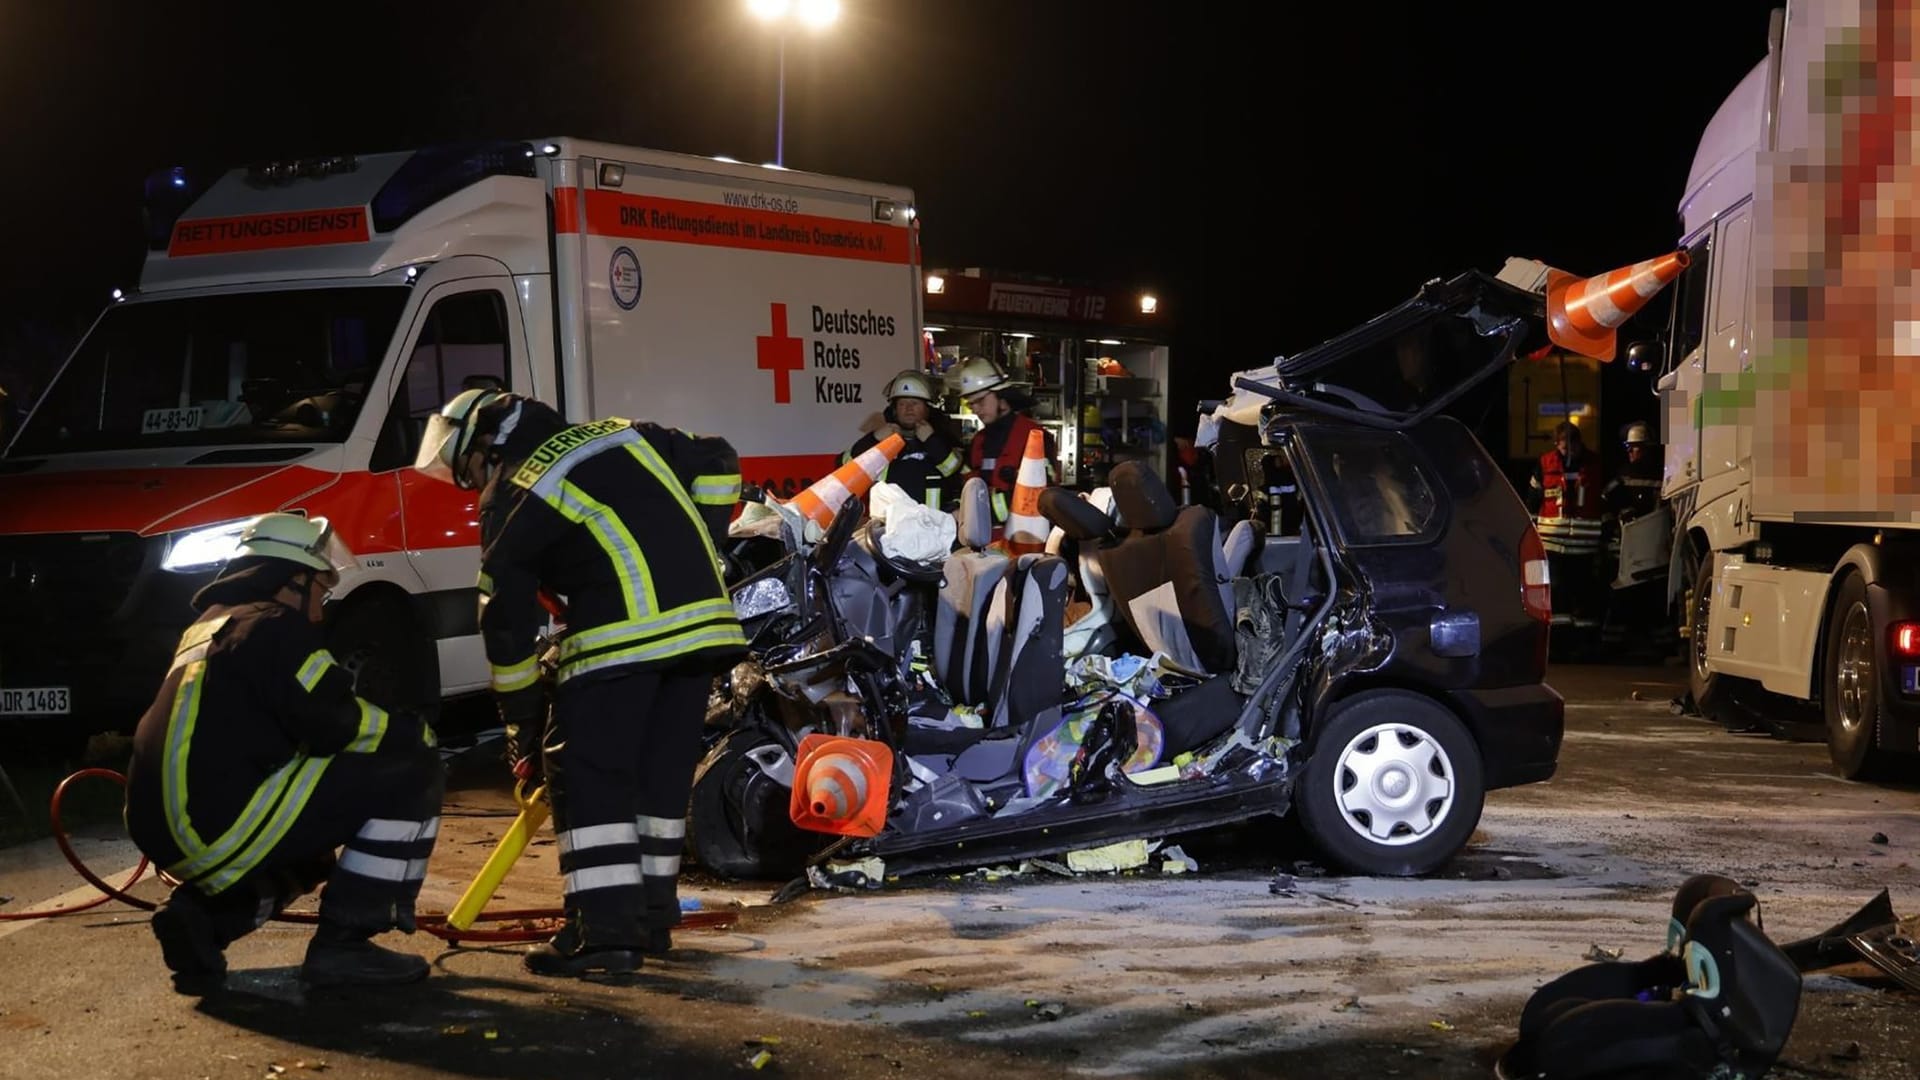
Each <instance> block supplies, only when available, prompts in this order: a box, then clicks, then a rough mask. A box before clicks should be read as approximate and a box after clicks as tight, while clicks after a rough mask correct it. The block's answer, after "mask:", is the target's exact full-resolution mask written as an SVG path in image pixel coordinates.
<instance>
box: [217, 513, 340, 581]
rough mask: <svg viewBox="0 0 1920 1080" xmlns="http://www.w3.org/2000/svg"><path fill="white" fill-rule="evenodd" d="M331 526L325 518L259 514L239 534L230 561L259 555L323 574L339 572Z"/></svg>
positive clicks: (336, 548)
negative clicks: (238, 542)
mask: <svg viewBox="0 0 1920 1080" xmlns="http://www.w3.org/2000/svg"><path fill="white" fill-rule="evenodd" d="M338 551H339V548H338V545H337V544H336V543H335V541H334V538H333V526H332V525H331V524H329V523H328V521H327V519H326V518H323V517H317V518H307V517H302V516H300V515H299V514H283V513H274V514H262V515H260V516H259V517H257V518H254V519H253V520H252V521H249V522H248V523H247V525H246V527H245V528H243V529H241V530H240V546H239V547H237V548H235V549H234V552H233V557H234V558H236V559H238V558H241V557H243V556H247V555H258V556H260V557H262V558H268V559H284V560H285V561H287V562H292V563H299V564H300V565H301V566H305V567H308V568H309V569H313V570H320V571H323V572H326V573H332V574H337V573H339V572H340V570H341V565H340V563H339V562H338V561H337V560H338Z"/></svg>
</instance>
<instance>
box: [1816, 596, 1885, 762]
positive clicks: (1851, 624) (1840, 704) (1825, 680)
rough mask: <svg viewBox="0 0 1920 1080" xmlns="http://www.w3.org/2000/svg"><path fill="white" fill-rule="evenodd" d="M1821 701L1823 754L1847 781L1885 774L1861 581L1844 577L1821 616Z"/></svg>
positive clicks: (1871, 640)
mask: <svg viewBox="0 0 1920 1080" xmlns="http://www.w3.org/2000/svg"><path fill="white" fill-rule="evenodd" d="M1826 635H1827V636H1826V639H1825V640H1826V663H1825V664H1824V665H1822V666H1823V668H1824V670H1823V671H1822V673H1821V677H1822V682H1821V691H1822V693H1821V695H1820V696H1821V698H1822V699H1823V704H1824V706H1825V709H1826V717H1827V754H1828V755H1829V756H1830V757H1832V758H1833V768H1834V771H1835V772H1837V773H1839V774H1840V775H1841V776H1843V777H1845V778H1846V779H1848V780H1870V779H1873V778H1875V777H1878V776H1883V775H1886V773H1887V771H1888V766H1889V765H1890V764H1891V763H1892V761H1891V755H1889V754H1888V753H1887V752H1886V751H1884V750H1882V749H1880V746H1879V741H1880V740H1879V734H1880V727H1881V717H1880V669H1879V667H1878V665H1876V664H1875V663H1874V636H1875V635H1874V626H1873V616H1872V614H1871V613H1870V612H1868V610H1867V583H1866V579H1864V578H1862V577H1861V576H1860V575H1859V574H1857V573H1853V574H1848V575H1847V576H1846V578H1845V579H1844V580H1842V581H1841V582H1840V592H1839V594H1838V595H1837V596H1836V597H1835V599H1834V602H1833V610H1832V611H1831V612H1830V613H1829V614H1828V615H1827V627H1826Z"/></svg>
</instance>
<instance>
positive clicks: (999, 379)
mask: <svg viewBox="0 0 1920 1080" xmlns="http://www.w3.org/2000/svg"><path fill="white" fill-rule="evenodd" d="M953 382H954V384H955V385H956V386H958V387H959V388H960V396H961V397H963V398H971V397H973V395H975V394H984V393H986V392H987V391H989V390H1005V389H1006V388H1007V387H1009V386H1012V385H1013V380H1012V379H1010V378H1008V377H1007V373H1006V372H1005V371H1002V370H1001V369H1000V365H999V364H996V363H994V362H993V361H992V360H990V359H988V358H986V357H984V356H969V357H967V358H966V359H965V360H962V361H960V363H959V365H958V366H957V367H955V368H954V369H953Z"/></svg>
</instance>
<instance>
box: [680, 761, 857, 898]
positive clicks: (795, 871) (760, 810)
mask: <svg viewBox="0 0 1920 1080" xmlns="http://www.w3.org/2000/svg"><path fill="white" fill-rule="evenodd" d="M777 745H778V744H776V743H775V742H774V740H773V737H772V736H770V735H768V734H766V733H764V732H757V731H752V730H744V729H743V730H739V731H733V732H729V733H728V734H727V735H726V737H724V738H722V739H721V740H720V741H718V742H716V743H715V744H714V745H713V748H712V749H711V750H709V751H708V752H707V756H706V757H705V758H704V759H703V760H702V761H701V762H700V765H699V767H698V768H696V769H695V770H694V774H693V795H692V798H691V799H690V800H689V805H688V807H687V848H688V850H690V851H691V852H692V854H693V857H694V858H695V859H696V860H698V861H699V863H700V865H701V866H702V867H703V868H705V869H706V870H707V872H708V873H711V874H715V875H718V876H720V877H723V878H746V879H749V880H759V881H786V880H790V879H792V878H795V877H798V876H799V875H800V874H802V873H804V872H805V870H806V865H807V860H808V859H809V858H811V857H812V856H813V854H814V853H815V852H817V851H819V850H820V849H821V848H823V847H825V846H827V844H829V843H831V842H832V841H833V839H834V838H833V837H831V836H825V835H822V834H820V833H812V832H807V831H806V830H804V829H801V828H800V827H799V826H797V825H795V824H794V823H793V818H792V817H791V816H790V805H791V802H792V798H793V789H792V788H791V787H788V786H787V785H784V784H782V783H780V782H779V781H777V780H775V779H773V778H772V777H770V776H768V775H767V774H766V771H765V770H763V769H762V768H761V767H760V765H759V764H758V763H756V762H755V761H754V760H753V758H752V757H749V756H748V755H749V754H752V753H753V752H754V751H756V750H765V749H766V748H769V747H775V746H777ZM788 764H789V766H791V761H789V763H788Z"/></svg>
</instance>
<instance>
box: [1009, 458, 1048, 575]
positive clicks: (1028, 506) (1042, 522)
mask: <svg viewBox="0 0 1920 1080" xmlns="http://www.w3.org/2000/svg"><path fill="white" fill-rule="evenodd" d="M1046 486H1047V433H1046V432H1045V431H1044V430H1042V429H1040V428H1035V429H1034V430H1033V431H1031V432H1028V433H1027V451H1026V455H1025V456H1024V457H1022V458H1021V459H1020V472H1019V473H1018V474H1016V475H1015V476H1014V478H1013V503H1012V504H1011V506H1009V508H1008V510H1007V533H1006V536H1007V540H1006V547H1007V554H1009V555H1027V554H1031V553H1033V552H1038V551H1045V550H1046V549H1047V533H1048V532H1049V531H1051V529H1052V526H1051V525H1049V524H1048V522H1047V519H1046V518H1044V517H1041V516H1040V491H1041V489H1043V488H1045V487H1046Z"/></svg>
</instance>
